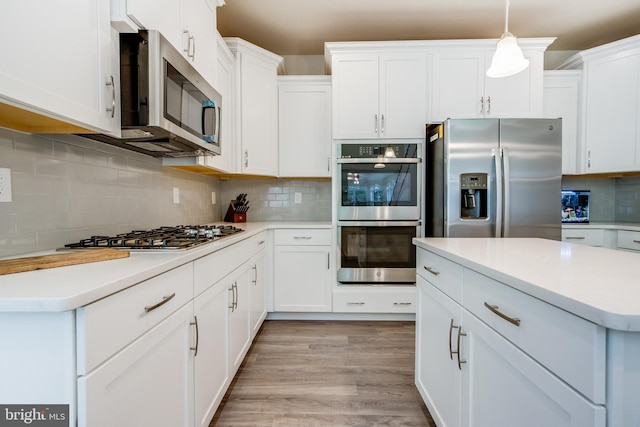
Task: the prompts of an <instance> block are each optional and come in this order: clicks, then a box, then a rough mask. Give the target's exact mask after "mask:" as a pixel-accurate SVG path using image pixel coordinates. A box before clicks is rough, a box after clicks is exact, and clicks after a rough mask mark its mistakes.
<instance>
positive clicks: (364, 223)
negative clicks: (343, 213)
mask: <svg viewBox="0 0 640 427" xmlns="http://www.w3.org/2000/svg"><path fill="white" fill-rule="evenodd" d="M420 224H421V221H338V224H337V225H338V227H418V226H420Z"/></svg>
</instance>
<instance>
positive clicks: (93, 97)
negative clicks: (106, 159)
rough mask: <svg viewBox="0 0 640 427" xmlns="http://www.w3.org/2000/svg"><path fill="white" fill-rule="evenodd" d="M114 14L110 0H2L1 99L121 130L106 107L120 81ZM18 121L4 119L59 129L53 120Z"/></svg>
mask: <svg viewBox="0 0 640 427" xmlns="http://www.w3.org/2000/svg"><path fill="white" fill-rule="evenodd" d="M69 11H73V13H69ZM109 16H110V14H109V1H108V0H90V1H85V0H61V1H57V2H51V1H31V2H20V1H16V2H10V3H6V4H5V5H3V11H2V14H1V15H0V51H1V52H2V69H1V70H0V102H2V103H7V104H9V105H12V106H16V107H19V108H22V109H24V110H27V111H32V112H36V113H40V114H42V115H44V116H46V117H51V118H54V119H58V120H62V121H64V122H66V123H70V124H72V125H76V126H81V127H83V128H86V129H91V130H95V131H100V132H106V133H117V132H119V128H120V124H119V115H116V114H114V117H111V114H112V113H111V111H107V108H110V107H111V106H112V103H113V102H114V101H116V99H114V94H116V93H117V92H118V90H119V89H118V87H119V80H120V78H119V73H117V74H114V73H113V71H114V70H113V68H112V57H111V42H112V33H111V26H110V21H109ZM26 23H28V29H26V28H25V25H26ZM112 81H113V83H114V84H115V85H116V87H115V88H114V87H113V85H111V82H112ZM17 116H18V117H20V114H18V115H17ZM5 120H8V123H5ZM20 122H21V121H20V120H19V118H18V120H15V121H12V119H11V117H6V116H5V117H1V118H0V123H3V125H5V126H11V127H13V125H14V124H15V126H16V128H18V129H21V127H23V129H21V130H24V131H27V132H34V133H38V132H44V133H47V132H51V133H54V132H57V131H59V130H57V129H55V128H54V129H52V128H49V127H48V126H47V125H48V124H47V123H39V122H37V121H36V122H31V121H27V123H20ZM74 131H75V132H79V129H75V130H74ZM67 132H68V131H67Z"/></svg>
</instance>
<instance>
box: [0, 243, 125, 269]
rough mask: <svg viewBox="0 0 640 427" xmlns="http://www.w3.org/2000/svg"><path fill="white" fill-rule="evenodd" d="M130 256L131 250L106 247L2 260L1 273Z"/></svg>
mask: <svg viewBox="0 0 640 427" xmlns="http://www.w3.org/2000/svg"><path fill="white" fill-rule="evenodd" d="M128 256H129V251H121V250H119V249H108V248H105V249H86V250H81V251H77V252H68V253H63V254H53V255H41V256H32V257H25V258H14V259H7V260H0V275H2V274H11V273H22V272H25V271H34V270H42V269H45V268H54V267H64V266H67V265H76V264H85V263H88V262H97V261H106V260H109V259H118V258H127V257H128Z"/></svg>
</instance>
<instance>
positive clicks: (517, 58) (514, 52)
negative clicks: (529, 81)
mask: <svg viewBox="0 0 640 427" xmlns="http://www.w3.org/2000/svg"><path fill="white" fill-rule="evenodd" d="M506 1H507V5H506V12H505V18H504V34H502V37H500V40H498V44H497V46H496V52H495V53H494V54H493V58H492V59H491V66H490V67H489V69H488V70H487V76H489V77H507V76H511V75H514V74H517V73H519V72H520V71H523V70H524V69H525V68H527V67H528V66H529V60H528V59H526V58H525V57H524V54H523V53H522V49H520V46H518V42H517V40H516V37H515V36H514V35H513V34H511V33H510V32H509V0H506Z"/></svg>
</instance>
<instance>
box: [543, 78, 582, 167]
mask: <svg viewBox="0 0 640 427" xmlns="http://www.w3.org/2000/svg"><path fill="white" fill-rule="evenodd" d="M581 75H582V72H581V71H545V73H544V92H543V108H542V114H543V116H544V117H547V118H558V117H561V118H562V173H563V174H567V175H571V174H577V173H579V171H580V168H579V166H578V163H577V162H578V158H580V159H581V160H582V157H578V111H579V104H578V97H579V89H580V80H581Z"/></svg>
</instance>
